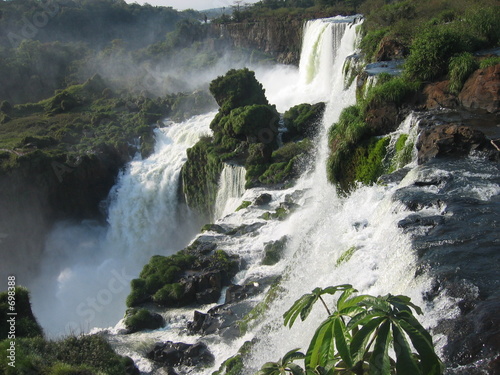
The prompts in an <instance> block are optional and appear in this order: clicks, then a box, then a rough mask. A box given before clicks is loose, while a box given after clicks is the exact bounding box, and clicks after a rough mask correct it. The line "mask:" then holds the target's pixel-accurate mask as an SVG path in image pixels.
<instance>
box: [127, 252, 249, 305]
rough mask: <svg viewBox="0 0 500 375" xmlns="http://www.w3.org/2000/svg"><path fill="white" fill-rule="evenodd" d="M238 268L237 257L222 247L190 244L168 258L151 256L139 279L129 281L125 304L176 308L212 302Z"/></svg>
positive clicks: (216, 298)
mask: <svg viewBox="0 0 500 375" xmlns="http://www.w3.org/2000/svg"><path fill="white" fill-rule="evenodd" d="M198 245H199V246H198ZM209 249H212V248H211V247H210V248H209ZM238 269H239V263H238V261H237V257H234V256H229V255H228V254H227V253H226V252H224V251H222V250H208V251H206V246H205V245H203V244H193V245H192V246H190V247H188V248H186V249H184V250H181V251H179V252H178V253H177V254H174V255H171V256H168V257H165V256H161V255H155V256H153V257H152V258H151V259H150V261H149V263H148V264H146V265H145V266H144V268H143V269H142V271H141V273H140V274H139V278H137V279H134V280H132V281H131V292H130V294H129V296H128V297H127V306H129V307H133V306H140V305H142V304H144V303H147V302H154V303H156V304H158V305H160V306H164V307H178V306H186V305H188V304H191V303H200V304H202V303H212V302H216V301H217V300H218V298H219V297H220V292H221V289H222V287H223V286H225V285H228V284H229V282H230V279H231V278H232V277H233V276H234V275H235V274H236V272H238ZM208 300H209V301H210V302H207V301H208ZM214 300H215V301H214Z"/></svg>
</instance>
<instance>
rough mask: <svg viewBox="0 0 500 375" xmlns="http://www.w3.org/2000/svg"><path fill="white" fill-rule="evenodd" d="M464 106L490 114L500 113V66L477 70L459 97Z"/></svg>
mask: <svg viewBox="0 0 500 375" xmlns="http://www.w3.org/2000/svg"><path fill="white" fill-rule="evenodd" d="M458 98H459V100H460V103H461V104H462V106H464V107H465V108H468V109H479V110H484V111H486V112H489V113H498V112H499V111H500V64H497V65H494V66H490V67H488V68H485V69H479V70H476V71H475V72H474V73H473V74H472V75H471V76H470V77H469V79H468V80H467V81H466V82H465V85H464V87H463V89H462V91H461V92H460V95H459V96H458Z"/></svg>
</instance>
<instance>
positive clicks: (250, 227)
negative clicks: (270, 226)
mask: <svg viewBox="0 0 500 375" xmlns="http://www.w3.org/2000/svg"><path fill="white" fill-rule="evenodd" d="M263 225H265V223H262V222H259V223H253V224H243V225H240V226H239V227H237V228H234V229H232V230H230V231H229V232H227V234H228V235H231V236H242V235H244V234H248V233H255V232H256V231H257V230H258V229H259V228H260V227H262V226H263Z"/></svg>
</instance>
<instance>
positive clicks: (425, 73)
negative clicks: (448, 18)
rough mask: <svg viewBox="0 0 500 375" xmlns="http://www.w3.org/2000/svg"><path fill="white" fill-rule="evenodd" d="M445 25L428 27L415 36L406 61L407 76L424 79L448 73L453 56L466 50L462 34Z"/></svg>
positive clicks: (427, 79)
mask: <svg viewBox="0 0 500 375" xmlns="http://www.w3.org/2000/svg"><path fill="white" fill-rule="evenodd" d="M445 26H446V25H445ZM445 26H443V27H431V28H427V29H425V30H424V31H423V32H421V33H420V34H418V35H417V36H416V37H415V39H414V41H413V43H412V45H411V47H410V50H411V53H410V56H408V59H407V60H406V63H405V74H406V76H407V77H409V78H410V79H416V80H422V81H429V80H432V79H435V78H438V77H441V76H443V75H445V74H446V73H447V70H448V63H449V59H450V58H451V56H453V55H454V54H456V53H460V52H463V51H464V48H465V46H464V41H463V39H462V38H461V35H460V34H459V33H458V32H457V31H456V30H454V29H452V28H451V27H445Z"/></svg>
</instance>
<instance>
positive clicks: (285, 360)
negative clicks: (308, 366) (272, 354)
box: [281, 348, 306, 364]
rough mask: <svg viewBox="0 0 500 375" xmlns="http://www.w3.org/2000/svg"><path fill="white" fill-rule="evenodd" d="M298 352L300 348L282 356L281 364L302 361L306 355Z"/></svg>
mask: <svg viewBox="0 0 500 375" xmlns="http://www.w3.org/2000/svg"><path fill="white" fill-rule="evenodd" d="M299 350H300V348H297V349H292V350H290V351H289V352H288V353H286V354H285V355H284V356H283V359H282V360H281V363H283V364H287V363H290V362H293V361H296V360H297V359H304V358H305V356H306V355H305V354H304V353H302V352H299Z"/></svg>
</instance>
